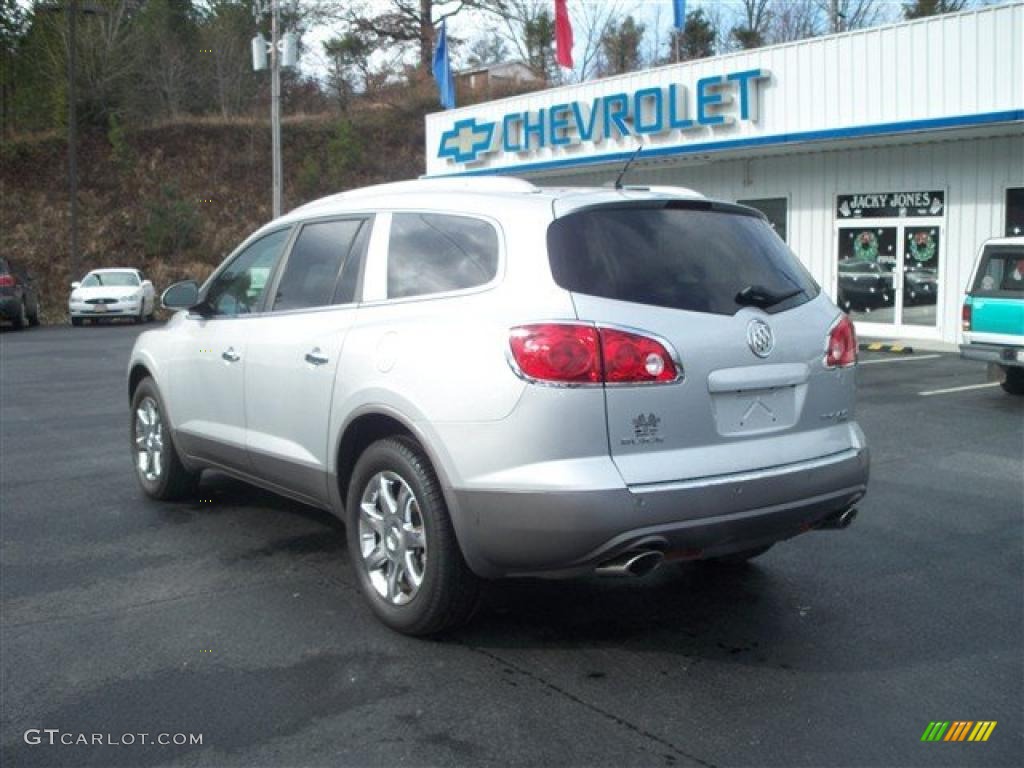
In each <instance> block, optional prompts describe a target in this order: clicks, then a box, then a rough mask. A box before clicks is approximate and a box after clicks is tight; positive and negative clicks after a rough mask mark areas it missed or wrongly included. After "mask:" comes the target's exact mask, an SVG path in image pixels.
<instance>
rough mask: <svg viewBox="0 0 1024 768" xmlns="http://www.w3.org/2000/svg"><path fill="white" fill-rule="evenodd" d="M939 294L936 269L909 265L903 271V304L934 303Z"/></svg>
mask: <svg viewBox="0 0 1024 768" xmlns="http://www.w3.org/2000/svg"><path fill="white" fill-rule="evenodd" d="M938 294H939V280H938V277H937V276H936V270H934V269H930V268H928V267H911V268H910V269H908V270H907V271H906V272H904V273H903V303H904V304H934V303H935V302H936V299H937V296H938Z"/></svg>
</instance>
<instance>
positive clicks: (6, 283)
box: [0, 275, 18, 288]
mask: <svg viewBox="0 0 1024 768" xmlns="http://www.w3.org/2000/svg"><path fill="white" fill-rule="evenodd" d="M17 284H18V281H17V280H16V279H15V277H14V275H0V288H13V287H14V286H16V285H17Z"/></svg>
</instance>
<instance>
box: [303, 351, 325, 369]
mask: <svg viewBox="0 0 1024 768" xmlns="http://www.w3.org/2000/svg"><path fill="white" fill-rule="evenodd" d="M306 362H307V363H309V364H310V365H326V364H327V362H328V357H327V355H325V354H324V353H323V352H321V351H320V347H313V349H312V350H310V351H309V352H307V353H306Z"/></svg>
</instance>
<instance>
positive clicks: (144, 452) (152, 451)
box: [128, 377, 199, 501]
mask: <svg viewBox="0 0 1024 768" xmlns="http://www.w3.org/2000/svg"><path fill="white" fill-rule="evenodd" d="M165 413H166V409H165V408H164V402H163V399H161V397H160V392H159V390H158V389H157V387H156V382H154V381H153V379H152V378H148V377H147V378H145V379H143V380H142V381H141V382H139V386H138V387H136V389H135V394H134V395H132V410H131V423H130V425H129V432H128V437H129V440H130V443H129V444H130V445H131V451H132V460H133V461H132V463H133V464H134V466H135V477H136V478H137V479H138V481H139V485H140V486H142V490H143V491H145V493H146V495H147V496H149V497H150V498H153V499H158V500H160V501H171V500H174V499H181V498H185V497H187V496H190V495H192V494H193V493H195V490H196V484H197V483H198V481H199V474H198V473H196V472H189V471H188V470H187V469H185V466H184V464H182V463H181V459H180V458H179V457H178V451H177V448H175V446H174V439H173V437H172V436H171V431H170V429H168V427H167V419H166V417H165V415H164V414H165Z"/></svg>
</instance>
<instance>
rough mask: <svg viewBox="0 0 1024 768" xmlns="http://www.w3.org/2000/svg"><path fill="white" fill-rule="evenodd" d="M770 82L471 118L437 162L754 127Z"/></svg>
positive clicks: (719, 82) (732, 80) (735, 80)
mask: <svg viewBox="0 0 1024 768" xmlns="http://www.w3.org/2000/svg"><path fill="white" fill-rule="evenodd" d="M769 78H770V74H769V73H768V72H767V71H766V70H763V69H748V70H745V71H742V72H733V73H731V74H725V75H713V76H710V77H704V78H701V79H700V80H698V81H697V83H696V85H695V86H694V87H693V88H688V87H687V86H686V85H683V84H681V83H672V84H671V85H668V86H667V87H657V86H654V87H650V88H640V89H638V90H636V91H632V92H622V93H611V94H607V95H605V96H598V97H596V98H594V99H591V100H590V101H586V102H584V101H571V102H568V101H567V102H565V103H560V104H553V105H552V106H550V107H542V108H541V109H538V110H535V111H514V112H507V113H506V114H505V115H503V116H502V117H501V118H500V119H496V120H491V121H488V120H483V119H478V118H476V117H469V118H465V119H462V120H457V121H456V122H455V123H454V125H452V127H451V128H450V129H449V130H447V131H445V132H444V133H442V134H441V140H440V142H439V144H438V148H437V156H438V157H439V158H447V159H448V161H449V162H451V163H464V164H472V163H480V162H483V161H485V160H486V159H487V157H488V155H493V154H495V153H506V154H517V155H528V154H530V153H533V152H536V151H537V150H540V149H544V148H546V147H551V148H558V147H571V146H576V145H580V144H600V143H601V142H604V141H606V140H608V139H617V138H624V137H628V136H658V135H665V134H669V133H672V132H679V133H681V134H685V133H687V132H690V131H697V130H700V129H703V128H707V127H714V126H722V125H729V124H732V123H734V122H737V121H739V122H748V121H749V122H756V121H757V103H758V90H759V86H760V84H761V83H762V82H764V81H767V80H768V79H769Z"/></svg>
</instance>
